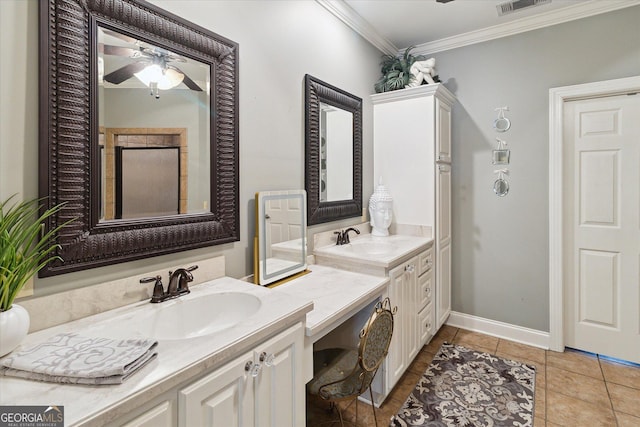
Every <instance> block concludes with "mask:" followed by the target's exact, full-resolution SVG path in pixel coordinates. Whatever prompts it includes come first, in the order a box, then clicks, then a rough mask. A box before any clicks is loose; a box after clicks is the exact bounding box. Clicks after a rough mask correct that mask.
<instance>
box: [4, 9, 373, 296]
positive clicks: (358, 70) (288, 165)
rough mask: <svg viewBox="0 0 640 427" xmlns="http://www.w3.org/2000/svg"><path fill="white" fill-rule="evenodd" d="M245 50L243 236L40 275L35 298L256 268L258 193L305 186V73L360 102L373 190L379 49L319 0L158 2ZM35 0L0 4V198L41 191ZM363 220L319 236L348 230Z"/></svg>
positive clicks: (242, 273) (369, 187) (365, 194)
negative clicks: (166, 270) (194, 267)
mask: <svg viewBox="0 0 640 427" xmlns="http://www.w3.org/2000/svg"><path fill="white" fill-rule="evenodd" d="M153 3H155V4H157V5H158V6H160V7H163V8H165V9H167V10H169V11H170V12H173V13H175V14H177V15H180V16H182V17H184V18H186V19H187V20H190V21H192V22H194V23H196V24H198V25H201V26H203V27H205V28H208V29H210V30H211V31H214V32H216V33H218V34H221V35H223V36H225V37H227V38H229V39H231V40H234V41H235V42H238V43H239V45H240V227H241V229H240V234H241V240H240V241H239V242H236V243H232V244H225V245H221V246H215V247H209V248H203V249H198V250H194V251H188V252H181V253H178V254H172V255H166V256H161V257H154V258H150V259H147V260H141V261H135V262H130V263H126V264H119V265H115V266H110V267H104V268H99V269H92V270H87V271H84V272H78V273H70V274H65V275H62V276H56V277H52V278H47V279H36V281H35V291H36V295H45V294H50V293H54V292H59V291H62V290H65V289H70V288H77V287H81V286H87V285H91V284H95V283H101V282H104V281H108V280H115V279H118V278H122V277H128V276H132V275H136V274H138V273H140V274H142V273H144V272H146V271H150V270H153V269H155V268H163V266H170V265H175V264H188V263H191V262H194V261H197V260H198V259H203V258H208V257H211V256H216V255H225V256H226V268H227V275H229V276H231V277H243V276H246V275H248V274H250V273H251V271H252V256H253V255H252V242H253V234H254V214H253V209H254V205H253V198H254V195H255V193H256V192H257V191H264V190H275V189H294V188H304V106H303V103H304V75H305V74H306V73H308V74H311V75H313V76H315V77H318V78H320V79H322V80H324V81H326V82H328V83H330V84H332V85H334V86H337V87H340V88H342V89H344V90H346V91H348V92H350V93H353V94H354V95H356V96H359V97H361V98H363V100H364V108H363V121H364V134H363V142H364V178H365V179H364V188H363V199H368V197H369V195H370V194H371V192H372V185H371V181H372V179H371V178H370V175H372V173H373V172H372V158H373V154H372V124H371V116H372V109H371V103H370V102H369V99H368V97H369V94H370V93H372V92H373V83H374V82H375V80H376V79H377V77H378V73H379V69H378V63H379V62H380V55H381V54H380V52H379V51H377V50H376V49H375V48H374V47H372V46H371V45H370V44H369V43H367V42H366V41H365V40H364V39H363V38H361V37H360V36H358V35H357V34H356V33H354V32H353V31H352V30H351V29H349V28H348V27H347V26H345V25H344V24H343V23H342V22H341V21H339V20H337V19H336V18H335V17H334V16H333V15H331V14H330V13H329V12H328V11H327V10H326V9H324V8H323V7H322V6H320V5H319V4H318V3H316V2H315V1H310V0H308V1H298V0H293V1H153ZM37 11H38V7H37V0H28V1H24V0H8V1H7V0H1V1H0V19H1V22H0V23H1V24H2V25H0V56H1V57H2V58H3V59H2V61H0V63H1V65H0V66H1V67H2V68H1V69H0V71H1V73H0V94H2V96H1V97H0V108H1V113H2V114H1V116H0V117H1V119H0V120H2V122H1V123H0V132H1V134H0V136H1V138H0V156H1V157H0V166H1V167H0V199H4V198H6V197H8V196H9V195H11V194H13V193H20V195H21V196H22V197H24V198H32V197H36V196H37V194H38V188H37V187H38V184H37V182H38V181H37V179H38V171H37V159H38V154H37V147H38V131H37V129H38V108H37V105H38V24H37V23H38V16H37V15H38V14H37ZM358 221H359V218H355V219H352V220H348V221H344V222H342V223H337V224H333V225H324V226H318V227H314V228H313V230H314V231H318V230H323V229H329V228H330V227H331V226H333V227H338V226H343V225H344V224H347V223H349V224H352V223H356V222H358Z"/></svg>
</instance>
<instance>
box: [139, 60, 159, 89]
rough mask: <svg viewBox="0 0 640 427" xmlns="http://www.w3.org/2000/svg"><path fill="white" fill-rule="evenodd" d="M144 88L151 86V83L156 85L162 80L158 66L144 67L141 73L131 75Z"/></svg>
mask: <svg viewBox="0 0 640 427" xmlns="http://www.w3.org/2000/svg"><path fill="white" fill-rule="evenodd" d="M133 75H134V76H136V77H137V78H138V80H140V81H141V82H142V83H144V84H145V86H147V87H149V86H151V83H158V82H159V81H160V79H161V78H162V68H160V66H159V65H158V64H151V65H148V66H146V67H144V68H143V69H142V70H141V71H138V72H137V73H134V74H133Z"/></svg>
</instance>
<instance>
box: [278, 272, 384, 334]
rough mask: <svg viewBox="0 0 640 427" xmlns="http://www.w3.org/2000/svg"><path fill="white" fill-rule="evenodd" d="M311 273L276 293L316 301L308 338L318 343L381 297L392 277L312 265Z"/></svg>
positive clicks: (309, 318)
mask: <svg viewBox="0 0 640 427" xmlns="http://www.w3.org/2000/svg"><path fill="white" fill-rule="evenodd" d="M309 270H310V271H311V272H310V273H309V274H306V275H304V276H302V277H299V278H297V279H295V280H292V281H290V282H286V283H284V284H282V285H280V286H278V287H276V288H273V291H275V292H278V293H283V294H287V295H291V296H294V297H298V298H300V299H303V298H309V299H311V300H313V310H312V311H311V312H309V313H307V325H306V335H307V336H308V337H309V338H310V339H311V341H312V342H315V341H317V340H319V339H320V338H322V337H323V336H324V335H326V334H327V333H328V332H330V331H331V330H332V329H333V328H334V327H336V326H337V325H338V324H340V323H341V322H342V321H344V320H346V319H348V318H349V317H351V316H352V315H353V314H355V313H357V312H358V311H360V310H361V309H363V308H364V307H366V306H367V305H368V304H369V303H370V302H371V301H373V300H375V299H376V298H378V297H380V295H382V294H383V292H384V291H385V289H386V288H387V286H388V284H389V278H387V277H377V276H371V275H367V274H360V273H354V272H351V271H346V270H338V269H335V268H331V267H326V266H323V265H315V264H314V265H310V266H309Z"/></svg>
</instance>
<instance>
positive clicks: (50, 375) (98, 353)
mask: <svg viewBox="0 0 640 427" xmlns="http://www.w3.org/2000/svg"><path fill="white" fill-rule="evenodd" d="M157 344H158V342H157V341H155V340H151V339H130V340H115V339H108V338H90V337H85V336H82V335H78V334H75V333H66V334H58V335H55V336H53V337H51V338H49V339H48V340H47V341H45V342H43V343H41V344H37V345H35V346H33V347H31V348H28V349H25V350H21V351H18V352H16V353H12V354H10V355H9V356H7V357H5V358H4V359H2V370H1V371H0V373H1V374H2V375H7V376H16V377H20V378H29V379H34V380H39V381H51V382H60V383H74V384H118V383H121V382H122V381H124V380H126V379H127V378H129V377H130V376H131V375H132V374H133V373H134V372H136V371H138V370H139V369H140V368H141V367H142V366H144V365H145V364H146V363H148V362H150V361H151V360H153V359H154V358H155V357H156V356H157V353H156V352H154V349H155V347H156V346H157Z"/></svg>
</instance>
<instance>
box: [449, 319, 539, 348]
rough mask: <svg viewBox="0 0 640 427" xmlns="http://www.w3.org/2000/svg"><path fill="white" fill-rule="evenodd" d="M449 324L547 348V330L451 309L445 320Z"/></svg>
mask: <svg viewBox="0 0 640 427" xmlns="http://www.w3.org/2000/svg"><path fill="white" fill-rule="evenodd" d="M446 324H447V325H449V326H454V327H456V328H462V329H467V330H470V331H474V332H480V333H483V334H487V335H491V336H494V337H498V338H504V339H506V340H510V341H515V342H519V343H521V344H527V345H530V346H533V347H539V348H543V349H545V350H548V349H549V341H550V339H549V332H542V331H538V330H535V329H529V328H525V327H522V326H517V325H511V324H509V323H504V322H498V321H497V320H491V319H485V318H483V317H477V316H472V315H470V314H464V313H458V312H456V311H452V312H451V314H450V315H449V319H448V320H447V322H446Z"/></svg>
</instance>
